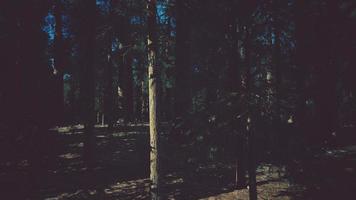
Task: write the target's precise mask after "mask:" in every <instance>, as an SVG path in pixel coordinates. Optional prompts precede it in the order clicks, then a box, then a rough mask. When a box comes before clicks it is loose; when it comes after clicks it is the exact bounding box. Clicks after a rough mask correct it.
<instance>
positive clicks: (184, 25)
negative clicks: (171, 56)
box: [174, 0, 192, 118]
mask: <svg viewBox="0 0 356 200" xmlns="http://www.w3.org/2000/svg"><path fill="white" fill-rule="evenodd" d="M187 2H188V1H186V0H180V1H176V67H175V78H176V87H175V110H174V112H175V117H176V118H183V117H184V116H185V115H186V114H187V113H188V112H189V110H190V108H191V104H192V100H191V87H192V83H191V80H192V67H191V63H190V30H191V25H190V24H189V22H190V19H189V8H188V6H187V5H186V4H187Z"/></svg>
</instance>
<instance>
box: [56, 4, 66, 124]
mask: <svg viewBox="0 0 356 200" xmlns="http://www.w3.org/2000/svg"><path fill="white" fill-rule="evenodd" d="M62 14H63V3H62V2H61V1H60V0H56V1H55V5H54V16H55V20H56V28H55V41H54V51H55V52H54V69H55V73H54V76H55V85H56V88H55V95H54V96H55V102H56V103H55V105H54V107H55V108H54V110H55V113H56V114H55V115H56V116H57V117H56V123H57V124H62V123H63V122H64V82H63V71H64V54H65V53H64V45H63V34H62V29H63V22H62Z"/></svg>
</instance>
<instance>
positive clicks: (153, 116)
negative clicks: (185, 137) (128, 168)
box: [147, 0, 160, 200]
mask: <svg viewBox="0 0 356 200" xmlns="http://www.w3.org/2000/svg"><path fill="white" fill-rule="evenodd" d="M147 12H148V16H147V27H148V37H147V48H148V52H147V53H148V55H147V60H148V93H149V122H150V179H151V198H152V200H157V199H160V191H159V189H160V188H159V183H160V174H159V166H158V164H159V154H158V153H159V152H158V138H159V136H158V120H157V116H158V112H157V102H158V98H157V89H158V88H157V80H158V78H157V77H158V74H157V73H158V69H157V64H156V38H155V34H156V0H147Z"/></svg>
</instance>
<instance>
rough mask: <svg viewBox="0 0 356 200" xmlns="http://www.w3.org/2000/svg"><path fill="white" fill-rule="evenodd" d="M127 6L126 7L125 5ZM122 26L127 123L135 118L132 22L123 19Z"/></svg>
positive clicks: (123, 76) (120, 36)
mask: <svg viewBox="0 0 356 200" xmlns="http://www.w3.org/2000/svg"><path fill="white" fill-rule="evenodd" d="M123 6H125V5H123ZM120 23H121V26H122V27H124V28H122V29H120V31H119V38H120V39H121V41H120V42H121V43H122V49H121V53H120V54H121V55H120V59H122V61H120V63H121V64H122V66H121V67H120V69H121V70H119V73H120V79H121V80H120V83H121V88H122V92H123V109H124V113H123V114H124V120H125V123H127V122H130V121H132V116H133V111H134V109H133V105H134V104H133V101H134V99H133V72H132V52H131V45H132V41H131V35H130V34H131V33H130V22H129V18H127V17H121V19H120Z"/></svg>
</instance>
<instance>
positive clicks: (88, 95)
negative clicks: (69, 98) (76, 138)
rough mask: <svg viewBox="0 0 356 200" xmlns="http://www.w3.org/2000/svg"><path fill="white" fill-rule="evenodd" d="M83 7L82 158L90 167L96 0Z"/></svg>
mask: <svg viewBox="0 0 356 200" xmlns="http://www.w3.org/2000/svg"><path fill="white" fill-rule="evenodd" d="M83 5H86V6H85V8H83V15H88V16H90V20H89V19H88V20H87V21H85V22H83V24H82V26H83V27H81V28H82V29H81V31H82V32H81V38H82V41H81V44H80V46H81V47H80V48H81V49H80V51H81V52H82V54H83V55H82V57H81V62H82V68H83V74H82V80H81V82H82V83H81V85H82V88H81V89H82V91H81V99H82V102H83V112H82V115H83V121H84V133H85V138H84V160H85V162H86V163H87V165H88V166H89V168H91V167H92V166H93V161H94V158H93V156H94V155H93V153H94V151H93V147H94V145H95V143H94V136H93V128H94V122H95V111H94V102H95V93H94V91H95V82H94V66H93V65H94V64H93V63H94V57H95V56H94V53H95V52H94V49H95V16H96V1H95V0H92V1H90V2H88V3H87V4H83Z"/></svg>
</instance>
